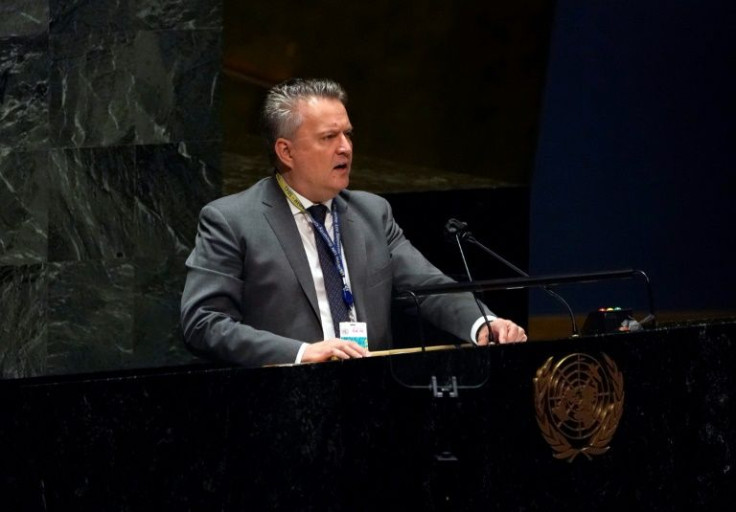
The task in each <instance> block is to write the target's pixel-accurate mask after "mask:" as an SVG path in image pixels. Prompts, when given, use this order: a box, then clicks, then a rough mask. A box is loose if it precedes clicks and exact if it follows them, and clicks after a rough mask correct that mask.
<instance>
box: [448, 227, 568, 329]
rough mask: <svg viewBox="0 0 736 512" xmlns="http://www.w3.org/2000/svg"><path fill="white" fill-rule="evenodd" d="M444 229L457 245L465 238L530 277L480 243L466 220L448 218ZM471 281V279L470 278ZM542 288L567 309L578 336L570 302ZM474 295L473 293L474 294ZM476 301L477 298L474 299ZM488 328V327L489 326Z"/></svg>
mask: <svg viewBox="0 0 736 512" xmlns="http://www.w3.org/2000/svg"><path fill="white" fill-rule="evenodd" d="M445 230H446V232H447V233H449V234H451V235H454V236H455V238H456V239H457V241H458V242H457V243H458V246H460V240H461V239H462V240H466V241H467V242H469V243H471V244H473V245H474V246H476V247H478V248H479V249H481V250H482V251H483V252H485V253H486V254H488V255H490V256H491V257H493V258H495V259H496V260H497V261H500V262H501V263H503V264H504V265H505V266H506V267H508V268H510V269H511V270H513V271H514V272H516V273H517V274H519V275H520V276H522V277H530V276H529V274H527V273H526V272H524V271H523V270H521V269H520V268H519V267H517V266H516V265H514V264H513V263H511V262H510V261H508V260H507V259H506V258H504V257H503V256H501V255H500V254H498V253H497V252H495V251H493V250H491V249H490V248H488V247H486V246H485V245H483V244H482V243H480V242H479V241H478V240H477V239H476V238H475V237H474V236H473V234H472V233H471V232H470V231H469V230H468V224H467V222H462V221H459V220H457V219H450V220H449V221H447V224H446V225H445ZM460 253H461V254H462V247H461V248H460ZM463 263H465V268H466V270H467V268H468V265H467V263H466V262H465V256H463ZM468 278H469V279H470V272H469V271H468ZM470 280H471V281H472V279H470ZM542 289H543V290H544V291H545V292H547V294H549V295H550V296H551V297H552V298H554V299H555V300H557V301H559V302H560V303H561V304H562V305H563V306H564V307H565V309H567V312H568V315H569V316H570V325H571V327H572V337H573V338H577V337H578V336H580V331H579V330H578V324H577V321H576V320H575V314H574V313H573V311H572V308H571V307H570V304H568V303H567V301H566V300H565V299H563V298H562V297H561V296H560V295H559V294H558V293H556V292H554V291H553V290H551V289H550V288H549V286H543V287H542ZM474 296H475V294H474ZM476 301H477V299H476ZM489 329H490V327H489Z"/></svg>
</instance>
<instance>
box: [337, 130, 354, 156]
mask: <svg viewBox="0 0 736 512" xmlns="http://www.w3.org/2000/svg"><path fill="white" fill-rule="evenodd" d="M337 151H338V153H340V154H348V155H349V154H350V153H352V151H353V141H352V140H350V137H348V136H347V135H345V134H344V133H342V134H340V145H339V146H338V148H337Z"/></svg>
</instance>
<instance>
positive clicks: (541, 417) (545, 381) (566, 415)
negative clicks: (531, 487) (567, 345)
mask: <svg viewBox="0 0 736 512" xmlns="http://www.w3.org/2000/svg"><path fill="white" fill-rule="evenodd" d="M602 355H603V361H604V364H601V363H600V362H598V360H596V359H595V358H593V357H591V356H589V355H587V354H571V355H569V356H566V357H564V358H562V359H561V360H560V361H559V362H557V363H555V361H554V358H552V357H550V358H549V359H547V361H546V362H545V363H544V365H542V366H541V367H540V368H539V369H538V370H537V376H536V378H535V379H534V405H535V407H536V410H537V423H538V424H539V429H540V430H541V431H542V436H543V437H544V439H545V440H546V441H547V443H549V445H550V446H551V447H552V449H553V450H554V451H555V453H554V457H556V458H558V459H566V460H567V461H568V462H572V461H573V460H574V459H575V457H577V456H578V455H579V454H581V453H582V454H583V455H585V456H586V457H587V458H588V460H590V459H592V456H593V455H600V454H602V453H605V452H607V451H608V448H609V446H608V444H609V443H610V442H611V438H612V437H613V434H614V433H615V432H616V427H618V422H619V420H620V419H621V413H622V412H623V409H624V378H623V375H621V372H620V371H619V370H618V368H617V367H616V363H614V362H613V360H612V359H611V358H609V357H608V356H607V355H606V354H602Z"/></svg>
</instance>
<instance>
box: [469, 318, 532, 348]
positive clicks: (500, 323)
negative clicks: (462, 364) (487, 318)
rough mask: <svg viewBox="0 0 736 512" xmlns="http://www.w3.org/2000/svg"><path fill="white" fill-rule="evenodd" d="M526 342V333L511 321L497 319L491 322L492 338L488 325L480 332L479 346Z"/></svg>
mask: <svg viewBox="0 0 736 512" xmlns="http://www.w3.org/2000/svg"><path fill="white" fill-rule="evenodd" d="M517 341H526V332H524V329H522V328H521V327H519V326H518V325H516V324H515V323H514V322H512V321H511V320H506V319H504V318H496V319H495V320H493V321H492V322H491V338H490V339H489V338H488V324H486V325H484V326H483V327H481V328H480V330H479V331H478V345H488V344H489V343H494V342H495V343H513V342H517Z"/></svg>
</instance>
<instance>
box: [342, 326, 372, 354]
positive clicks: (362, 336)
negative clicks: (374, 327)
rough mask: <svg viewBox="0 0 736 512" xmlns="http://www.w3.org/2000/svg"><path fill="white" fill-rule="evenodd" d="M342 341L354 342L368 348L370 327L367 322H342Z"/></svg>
mask: <svg viewBox="0 0 736 512" xmlns="http://www.w3.org/2000/svg"><path fill="white" fill-rule="evenodd" d="M340 339H341V340H349V341H354V342H355V343H357V344H358V345H360V346H361V347H363V348H365V349H367V348H368V325H367V324H366V323H365V322H340Z"/></svg>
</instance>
